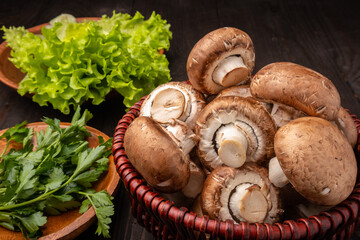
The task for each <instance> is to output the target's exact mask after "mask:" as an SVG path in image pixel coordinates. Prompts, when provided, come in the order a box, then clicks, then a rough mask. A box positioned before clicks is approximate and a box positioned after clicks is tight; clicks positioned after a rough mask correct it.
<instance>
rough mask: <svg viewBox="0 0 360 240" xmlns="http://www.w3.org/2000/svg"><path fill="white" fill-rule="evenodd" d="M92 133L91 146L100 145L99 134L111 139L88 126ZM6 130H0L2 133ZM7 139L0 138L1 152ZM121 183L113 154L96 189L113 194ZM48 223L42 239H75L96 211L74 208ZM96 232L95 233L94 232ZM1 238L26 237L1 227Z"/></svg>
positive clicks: (39, 127)
mask: <svg viewBox="0 0 360 240" xmlns="http://www.w3.org/2000/svg"><path fill="white" fill-rule="evenodd" d="M69 125H70V123H61V124H60V126H61V127H64V128H65V127H67V126H69ZM47 126H48V125H47V124H46V123H44V122H35V123H30V124H28V125H27V127H32V128H34V131H41V130H45V129H46V127H47ZM86 129H87V130H88V131H89V132H90V133H91V137H88V139H87V140H88V142H89V147H96V146H98V145H99V141H98V138H97V137H98V136H102V137H103V138H104V140H107V139H109V137H108V136H107V135H105V134H104V133H102V132H100V131H99V130H96V129H95V128H92V127H88V126H87V127H86ZM5 131H6V129H5V130H1V131H0V135H1V134H3V133H4V132H5ZM5 144H6V140H5V139H2V140H0V152H2V151H3V149H4V148H5ZM10 147H14V148H19V147H21V145H20V144H17V143H14V144H11V145H10ZM118 183H119V174H118V173H117V171H116V168H115V164H114V159H113V157H112V155H110V156H109V169H108V171H107V172H105V173H104V174H103V176H102V177H101V178H100V179H99V180H98V181H97V182H96V183H95V184H94V185H93V188H94V189H95V190H96V191H100V190H106V191H107V192H108V193H109V194H110V195H113V194H114V192H115V190H116V188H117V185H118ZM47 220H48V221H47V223H46V224H45V225H44V229H43V234H44V236H43V237H41V238H40V239H41V240H50V239H73V238H75V237H76V236H78V235H79V234H80V233H82V232H83V231H84V230H85V229H86V228H88V227H89V226H90V225H91V224H92V223H94V222H95V220H96V217H95V211H94V209H93V208H92V207H90V208H89V209H88V210H87V211H86V212H85V213H83V214H80V213H79V209H73V210H71V211H68V212H65V213H62V214H61V215H58V216H48V217H47ZM94 234H95V233H94ZM0 238H1V239H2V240H15V239H24V237H23V235H22V233H21V232H13V231H10V230H7V229H5V228H3V227H0Z"/></svg>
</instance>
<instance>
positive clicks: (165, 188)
mask: <svg viewBox="0 0 360 240" xmlns="http://www.w3.org/2000/svg"><path fill="white" fill-rule="evenodd" d="M170 126H171V127H170V128H168V129H166V128H164V127H162V126H161V125H160V124H159V123H157V122H156V121H155V120H153V119H152V118H149V117H141V116H140V117H138V118H136V119H135V120H134V121H133V122H132V123H131V124H130V125H129V127H128V129H127V130H126V132H125V137H124V148H125V152H126V154H127V156H128V158H129V160H130V162H131V163H132V165H133V166H134V167H135V168H136V170H137V171H138V172H139V173H140V174H141V175H142V176H143V177H144V179H145V180H146V181H147V182H148V184H149V185H151V186H153V187H154V188H155V189H156V190H158V191H161V192H176V191H180V190H181V189H183V188H184V187H185V186H186V184H187V183H188V180H189V175H190V169H189V168H190V167H189V161H190V158H189V152H190V151H191V149H192V148H193V147H194V146H195V135H194V134H193V132H192V131H190V130H189V128H187V126H186V124H184V123H182V124H181V123H179V122H177V121H175V120H174V121H173V122H172V125H170ZM179 136H181V137H179Z"/></svg>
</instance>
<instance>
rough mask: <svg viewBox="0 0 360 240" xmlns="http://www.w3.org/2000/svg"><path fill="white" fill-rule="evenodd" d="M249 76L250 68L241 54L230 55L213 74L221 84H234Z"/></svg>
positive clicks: (214, 79)
mask: <svg viewBox="0 0 360 240" xmlns="http://www.w3.org/2000/svg"><path fill="white" fill-rule="evenodd" d="M248 76H249V69H248V68H247V67H246V65H245V64H244V61H243V59H242V57H241V56H239V55H234V56H229V57H227V58H225V59H223V60H222V61H220V63H219V64H218V65H217V66H216V68H215V69H214V72H213V74H212V78H213V81H214V82H215V83H217V84H219V85H221V86H224V87H230V86H234V85H236V84H238V83H240V82H242V81H244V80H246V79H247V78H248Z"/></svg>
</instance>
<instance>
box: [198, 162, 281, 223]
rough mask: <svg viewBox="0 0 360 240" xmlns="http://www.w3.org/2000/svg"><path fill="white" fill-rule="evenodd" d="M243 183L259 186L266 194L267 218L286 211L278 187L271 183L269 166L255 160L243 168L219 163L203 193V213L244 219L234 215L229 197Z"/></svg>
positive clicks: (205, 184)
mask: <svg viewBox="0 0 360 240" xmlns="http://www.w3.org/2000/svg"><path fill="white" fill-rule="evenodd" d="M244 183H245V184H246V183H251V184H255V185H257V186H259V187H260V189H261V190H260V191H261V192H262V193H263V194H264V195H265V197H266V200H267V201H268V206H269V209H268V213H267V216H266V218H265V219H264V222H265V223H275V222H277V221H278V220H279V218H280V215H281V214H282V212H283V210H282V209H281V201H280V199H279V197H278V196H279V191H278V189H277V188H276V187H275V186H274V185H272V184H271V182H270V180H269V178H268V171H267V169H266V168H264V167H260V166H258V165H256V164H254V163H245V164H244V165H243V166H242V167H240V168H232V167H227V166H219V167H217V168H216V169H214V170H213V171H212V172H211V173H210V175H208V176H207V178H206V180H205V183H204V187H203V190H202V193H201V207H202V210H203V212H204V214H207V215H209V217H210V218H219V219H220V220H223V221H225V220H226V219H233V220H234V221H236V222H239V221H244V219H236V217H235V218H234V216H233V213H232V212H231V211H230V210H229V208H228V202H229V198H230V197H231V195H232V194H233V192H234V189H235V188H236V187H237V186H238V185H240V184H244Z"/></svg>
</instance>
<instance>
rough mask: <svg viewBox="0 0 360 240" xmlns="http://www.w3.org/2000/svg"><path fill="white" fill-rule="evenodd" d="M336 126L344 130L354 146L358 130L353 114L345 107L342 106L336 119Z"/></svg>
mask: <svg viewBox="0 0 360 240" xmlns="http://www.w3.org/2000/svg"><path fill="white" fill-rule="evenodd" d="M335 124H336V126H337V127H338V128H339V130H340V131H342V132H343V134H344V135H345V137H346V138H347V140H348V141H349V143H350V145H351V146H352V147H355V145H356V143H357V139H358V131H357V128H356V125H355V122H354V120H353V119H352V117H351V115H350V114H349V113H348V111H346V110H345V109H344V108H343V107H340V109H339V112H338V116H337V118H336V120H335Z"/></svg>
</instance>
